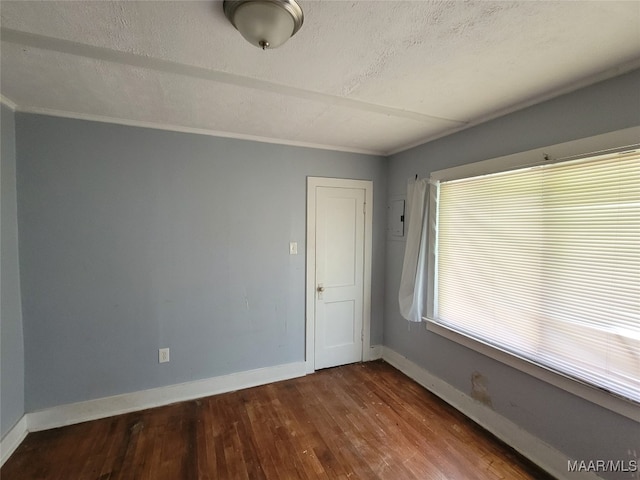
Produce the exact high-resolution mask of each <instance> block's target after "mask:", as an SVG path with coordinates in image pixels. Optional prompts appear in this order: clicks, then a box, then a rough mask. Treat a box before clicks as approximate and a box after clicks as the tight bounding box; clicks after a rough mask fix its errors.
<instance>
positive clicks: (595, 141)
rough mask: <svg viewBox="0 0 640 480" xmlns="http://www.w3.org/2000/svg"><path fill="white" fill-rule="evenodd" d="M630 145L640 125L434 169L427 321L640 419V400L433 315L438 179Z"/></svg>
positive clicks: (639, 142) (638, 140)
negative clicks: (473, 334)
mask: <svg viewBox="0 0 640 480" xmlns="http://www.w3.org/2000/svg"><path fill="white" fill-rule="evenodd" d="M629 150H640V126H638V127H632V128H627V129H624V130H618V131H614V132H609V133H605V134H601V135H596V136H592V137H587V138H582V139H579V140H573V141H570V142H565V143H560V144H556V145H549V146H546V147H543V148H537V149H534V150H529V151H524V152H519V153H515V154H512V155H507V156H503V157H498V158H493V159H489V160H484V161H480V162H474V163H470V164H466V165H461V166H458V167H452V168H447V169H444V170H438V171H435V172H432V173H431V177H430V179H431V183H432V185H431V187H430V189H429V197H428V198H429V199H428V205H427V212H428V215H425V218H426V221H427V222H428V249H429V251H428V262H427V272H426V274H427V285H428V287H427V310H426V312H427V313H426V316H425V317H423V320H424V321H425V323H426V328H427V330H428V331H430V332H432V333H434V334H437V335H439V336H441V337H444V338H446V339H448V340H450V341H453V342H455V343H458V344H461V345H463V346H465V347H467V348H469V349H471V350H474V351H476V352H478V353H481V354H483V355H485V356H487V357H490V358H492V359H494V360H497V361H498V362H501V363H503V364H506V365H508V366H510V367H512V368H515V369H517V370H519V371H522V372H524V373H527V374H529V375H531V376H533V377H535V378H537V379H539V380H542V381H544V382H546V383H549V384H551V385H554V386H556V387H558V388H560V389H562V390H564V391H567V392H569V393H572V394H574V395H576V396H578V397H581V398H583V399H585V400H588V401H590V402H592V403H595V404H597V405H600V406H602V407H604V408H606V409H608V410H611V411H614V412H616V413H618V414H620V415H623V416H625V417H627V418H630V419H632V420H635V421H637V422H640V404H638V403H636V402H634V401H632V400H629V399H626V398H622V397H619V396H617V395H615V394H612V393H610V392H607V391H605V390H602V389H600V388H598V387H596V386H594V385H591V384H587V383H585V382H582V381H580V380H577V379H575V378H572V377H568V376H566V375H563V374H562V373H560V372H557V371H555V370H551V369H549V368H546V367H544V366H542V365H539V364H537V363H535V362H532V361H530V360H528V359H524V358H522V357H519V356H517V355H515V354H513V353H511V352H507V351H505V350H502V349H500V348H498V347H496V346H494V345H490V344H488V343H485V342H483V341H481V340H479V339H476V338H474V337H471V336H468V335H466V334H464V333H462V332H459V331H457V330H455V329H452V328H448V327H446V326H444V325H442V324H440V323H436V320H434V318H433V317H434V302H435V300H436V299H435V283H436V282H435V278H436V274H437V272H436V261H435V252H436V249H437V236H436V231H435V222H434V221H431V219H434V218H435V215H436V214H437V212H436V208H437V202H436V198H435V195H436V191H437V189H436V188H435V184H436V183H437V182H439V181H447V180H456V179H461V178H468V177H474V176H478V175H486V174H491V173H498V172H504V171H508V170H514V169H518V168H523V167H531V166H535V165H540V164H543V163H549V162H554V161H555V162H560V161H567V160H571V159H578V158H584V157H588V156H595V155H598V154H604V153H614V152H616V151H621V152H622V151H629Z"/></svg>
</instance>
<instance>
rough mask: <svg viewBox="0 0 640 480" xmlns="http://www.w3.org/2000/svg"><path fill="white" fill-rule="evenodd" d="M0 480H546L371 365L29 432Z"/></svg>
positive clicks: (396, 376)
mask: <svg viewBox="0 0 640 480" xmlns="http://www.w3.org/2000/svg"><path fill="white" fill-rule="evenodd" d="M0 478H1V479H2V480H30V479H39V480H116V479H117V480H124V479H127V480H129V479H134V480H137V479H149V480H165V479H166V480H181V479H186V480H192V479H193V480H196V479H197V480H213V479H315V478H322V479H350V480H352V479H365V480H370V479H391V480H400V479H434V480H440V479H455V480H459V479H478V480H483V479H509V480H519V479H536V480H541V479H550V478H552V477H550V476H548V475H547V474H546V473H544V472H543V471H541V470H539V469H538V468H537V467H536V466H534V465H533V464H531V463H530V462H528V461H527V460H526V459H524V458H523V457H521V456H520V455H518V454H517V453H516V452H514V451H513V450H512V449H511V448H509V447H508V446H507V445H505V444H503V443H501V442H500V441H499V440H497V439H496V438H495V437H493V436H492V435H491V434H489V433H488V432H486V431H485V430H483V429H482V428H480V427H479V426H478V425H476V424H475V423H473V422H472V421H470V420H469V419H467V418H466V417H465V416H464V415H462V414H461V413H459V412H458V411H456V410H455V409H453V408H452V407H450V406H448V405H447V404H446V403H444V402H442V401H441V400H440V399H438V398H437V397H435V396H434V395H432V394H431V393H429V392H427V391H426V390H425V389H423V388H422V387H421V386H419V385H418V384H416V383H415V382H413V381H412V380H410V379H409V378H407V377H406V376H404V375H403V374H402V373H400V372H398V371H397V370H395V369H394V368H393V367H391V366H389V365H387V364H386V363H384V362H382V361H378V362H370V363H365V364H353V365H346V366H343V367H337V368H332V369H327V370H322V371H319V372H316V373H315V374H313V375H307V376H306V377H303V378H298V379H293V380H287V381H283V382H278V383H274V384H270V385H265V386H261V387H256V388H251V389H246V390H241V391H237V392H232V393H227V394H223V395H216V396H212V397H207V398H203V399H200V400H194V401H188V402H182V403H177V404H174V405H169V406H166V407H159V408H155V409H150V410H145V411H141V412H136V413H130V414H125V415H119V416H116V417H111V418H106V419H102V420H95V421H92V422H86V423H82V424H78V425H72V426H69V427H64V428H58V429H54V430H48V431H44V432H36V433H31V434H29V435H28V436H27V438H26V439H25V441H24V442H23V443H22V445H20V447H18V449H17V450H16V452H15V453H14V454H13V455H12V456H11V458H10V459H9V460H8V461H7V462H6V464H5V465H4V466H3V468H2V469H1V470H0Z"/></svg>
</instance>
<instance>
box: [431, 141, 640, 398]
mask: <svg viewBox="0 0 640 480" xmlns="http://www.w3.org/2000/svg"><path fill="white" fill-rule="evenodd" d="M435 188H437V193H436V199H437V200H436V201H437V205H436V212H437V218H436V230H435V232H436V239H435V242H432V245H433V246H434V248H435V252H433V253H434V254H435V262H436V263H435V269H434V276H435V279H434V280H435V284H434V285H435V286H434V289H435V290H434V295H433V316H434V318H433V321H435V322H436V323H438V324H440V325H441V326H444V327H447V328H450V329H453V330H455V331H457V332H459V333H462V334H465V335H467V336H470V337H472V338H475V339H478V340H480V341H482V342H484V343H488V344H490V345H493V346H495V347H497V348H499V349H501V350H504V351H507V352H509V353H512V354H514V355H516V356H518V357H521V358H524V359H526V360H529V361H532V362H534V363H536V364H538V365H541V366H543V367H546V368H549V369H551V370H554V371H556V372H560V373H562V374H564V375H566V376H569V377H571V378H574V379H578V380H580V381H582V382H585V383H588V384H591V385H595V386H597V387H600V388H602V389H605V390H607V391H609V392H612V393H614V394H617V395H620V396H623V397H625V398H628V399H631V400H634V401H636V402H640V154H639V153H638V152H631V153H624V154H615V155H604V156H600V157H593V158H588V159H581V160H574V161H567V162H561V163H555V164H550V165H542V166H536V167H531V168H524V169H518V170H513V171H508V172H502V173H497V174H491V175H483V176H478V177H473V178H467V179H461V180H452V181H443V182H441V183H439V184H437V186H436V187H435Z"/></svg>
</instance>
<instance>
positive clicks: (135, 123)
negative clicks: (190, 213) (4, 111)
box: [15, 107, 385, 156]
mask: <svg viewBox="0 0 640 480" xmlns="http://www.w3.org/2000/svg"><path fill="white" fill-rule="evenodd" d="M15 110H16V111H19V112H22V113H30V114H34V115H46V116H49V117H61V118H70V119H73V120H85V121H89V122H101V123H111V124H116V125H125V126H128V127H139V128H150V129H154V130H166V131H170V132H179V133H191V134H195V135H207V136H210V137H220V138H233V139H236V140H248V141H252V142H261V143H271V144H275V145H285V146H290V147H302V148H313V149H316V150H331V151H334V152H346V153H358V154H362V155H374V156H385V152H383V151H376V150H367V149H363V148H351V147H342V146H339V145H323V144H319V143H312V142H300V141H296V140H288V139H283V138H270V137H261V136H259V135H247V134H244V133H235V132H224V131H220V130H210V129H206V128H196V127H185V126H182V125H168V124H161V123H154V122H146V121H142V120H128V119H124V118H115V117H109V116H103V115H93V114H90V113H76V112H67V111H64V110H55V109H49V108H37V107H25V108H16V109H15Z"/></svg>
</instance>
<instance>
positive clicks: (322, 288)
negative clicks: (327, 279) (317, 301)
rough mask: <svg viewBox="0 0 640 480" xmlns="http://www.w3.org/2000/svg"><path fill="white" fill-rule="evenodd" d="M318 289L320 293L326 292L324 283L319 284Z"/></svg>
mask: <svg viewBox="0 0 640 480" xmlns="http://www.w3.org/2000/svg"><path fill="white" fill-rule="evenodd" d="M317 290H318V291H319V292H320V293H322V292H324V287H323V286H322V285H318V288H317Z"/></svg>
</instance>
